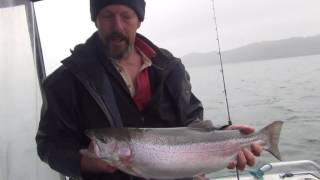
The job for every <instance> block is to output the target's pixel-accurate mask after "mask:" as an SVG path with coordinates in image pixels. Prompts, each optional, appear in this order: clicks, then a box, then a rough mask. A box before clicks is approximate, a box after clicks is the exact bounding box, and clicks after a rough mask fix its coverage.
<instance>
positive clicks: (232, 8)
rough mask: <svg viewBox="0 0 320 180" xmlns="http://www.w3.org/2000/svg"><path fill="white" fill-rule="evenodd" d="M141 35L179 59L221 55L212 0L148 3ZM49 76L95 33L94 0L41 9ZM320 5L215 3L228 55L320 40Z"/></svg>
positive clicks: (287, 0)
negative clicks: (255, 45)
mask: <svg viewBox="0 0 320 180" xmlns="http://www.w3.org/2000/svg"><path fill="white" fill-rule="evenodd" d="M146 4H147V6H146V18H145V21H144V22H143V24H142V26H141V28H140V29H139V32H140V33H142V34H143V35H145V36H147V37H148V38H149V39H151V40H152V41H154V42H155V43H156V44H157V45H158V46H160V47H164V48H167V49H169V50H170V51H172V52H173V53H174V54H175V55H176V56H183V55H185V54H188V53H191V52H209V51H216V50H217V42H216V32H215V26H214V19H213V10H212V0H146ZM35 7H36V13H37V18H38V23H39V28H40V35H41V40H42V43H43V50H44V54H45V60H46V62H48V64H49V65H48V66H49V71H51V69H52V68H55V67H56V66H57V64H58V62H59V61H60V60H62V59H63V58H65V57H66V56H68V55H69V54H70V53H69V49H72V48H73V47H74V46H75V45H76V44H78V43H82V42H84V41H85V40H86V39H87V38H88V37H89V36H90V35H91V34H92V33H93V32H94V31H95V26H94V24H93V23H92V22H91V21H90V13H89V0H46V1H43V2H38V3H36V6H35ZM319 8H320V1H319V0H215V9H216V15H217V21H218V29H219V34H220V43H221V48H222V50H227V49H232V48H236V47H239V46H243V45H246V44H249V43H252V42H258V41H266V40H278V39H284V38H290V37H297V36H299V37H301V36H312V35H316V34H320V11H319Z"/></svg>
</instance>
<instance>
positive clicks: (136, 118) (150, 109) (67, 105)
mask: <svg viewBox="0 0 320 180" xmlns="http://www.w3.org/2000/svg"><path fill="white" fill-rule="evenodd" d="M90 10H91V19H92V21H94V23H95V25H96V27H97V29H98V31H97V32H96V33H94V34H93V35H92V36H91V37H90V38H89V39H88V40H87V41H86V43H85V44H82V45H78V46H76V48H75V49H74V51H73V52H72V55H71V56H70V57H68V58H67V59H65V60H64V61H63V62H62V63H63V65H62V66H61V67H60V68H59V69H57V70H56V71H55V72H54V73H53V74H52V75H50V76H49V77H48V78H47V79H46V81H45V82H44V84H43V90H44V103H43V108H42V115H41V121H40V124H39V130H38V133H37V136H36V141H37V148H38V154H39V156H40V158H41V159H42V160H43V161H45V162H46V163H48V164H49V165H50V167H51V168H53V169H55V170H56V171H58V172H60V173H62V174H64V175H67V176H71V177H75V178H80V177H82V178H83V179H85V180H89V179H90V180H93V179H95V180H100V179H101V180H102V179H114V180H116V179H130V178H131V179H132V178H133V177H130V176H129V175H127V174H124V173H122V172H120V171H117V170H116V168H115V167H112V166H110V165H108V164H107V163H106V162H104V161H102V160H100V159H98V158H97V157H95V156H94V154H93V153H90V152H91V151H92V148H93V147H92V144H91V145H90V140H89V138H87V137H86V136H85V134H84V131H85V130H86V129H93V128H102V127H176V126H187V125H188V124H190V123H192V122H194V121H199V120H202V116H203V107H202V105H201V103H200V101H199V100H198V99H197V98H196V97H195V96H194V95H193V93H192V92H191V85H190V82H189V76H188V74H187V72H186V71H185V69H184V66H183V65H182V63H181V62H180V60H179V59H177V58H175V57H174V56H172V55H171V54H170V53H169V52H168V51H166V50H164V49H160V48H158V47H157V46H156V45H154V44H153V43H152V42H151V41H149V40H148V39H147V38H145V37H144V36H142V35H140V34H137V33H136V31H137V29H138V28H139V27H140V25H141V22H142V21H143V19H144V11H145V2H144V0H91V1H90ZM227 129H240V130H241V131H242V132H244V133H251V132H253V131H254V129H252V128H250V127H246V126H229V127H227ZM89 145H90V146H89ZM88 147H89V148H88ZM81 149H82V150H81ZM83 149H89V150H83ZM260 152H261V148H260V146H258V145H253V146H252V151H249V150H243V151H241V152H240V154H239V157H238V161H237V162H230V165H229V168H235V167H236V166H238V168H239V169H243V168H244V167H245V166H246V165H247V164H248V165H253V164H254V161H255V158H254V155H253V154H255V155H258V154H260ZM134 178H136V177H134Z"/></svg>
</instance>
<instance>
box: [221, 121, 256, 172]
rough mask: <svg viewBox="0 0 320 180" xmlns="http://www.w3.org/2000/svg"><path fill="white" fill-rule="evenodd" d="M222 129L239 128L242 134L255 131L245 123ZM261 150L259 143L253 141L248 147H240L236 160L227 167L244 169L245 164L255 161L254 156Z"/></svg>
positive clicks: (252, 163) (250, 164)
mask: <svg viewBox="0 0 320 180" xmlns="http://www.w3.org/2000/svg"><path fill="white" fill-rule="evenodd" d="M224 130H239V131H240V132H241V133H243V134H251V133H253V132H254V131H255V128H253V127H251V126H246V125H231V126H228V127H226V128H225V129H224ZM261 152H262V147H261V146H260V145H259V144H254V143H253V144H251V146H250V148H249V149H248V148H245V149H242V150H241V151H240V152H239V154H238V156H237V160H236V161H233V162H230V163H229V165H228V168H229V169H234V168H237V169H239V170H244V168H245V167H246V165H249V166H253V165H254V164H255V163H256V158H255V156H260V154H261Z"/></svg>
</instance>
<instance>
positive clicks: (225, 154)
mask: <svg viewBox="0 0 320 180" xmlns="http://www.w3.org/2000/svg"><path fill="white" fill-rule="evenodd" d="M282 124H283V122H281V121H275V122H273V123H271V124H269V125H268V126H266V127H265V128H263V129H261V130H260V131H258V132H256V133H252V134H250V135H244V134H241V133H240V132H239V131H238V130H223V131H220V130H214V128H213V126H212V125H211V122H210V121H203V122H201V123H197V124H194V125H190V126H188V127H179V128H105V129H93V130H87V132H86V134H87V135H88V136H89V137H90V138H91V140H92V141H93V142H94V143H95V144H96V146H97V147H98V148H97V149H98V150H97V152H96V154H97V155H98V157H100V158H101V159H103V160H105V161H106V162H108V163H109V164H110V165H112V166H115V167H117V168H118V169H120V170H121V171H123V172H126V173H128V174H131V175H134V176H139V177H143V178H146V179H176V178H186V177H194V176H196V175H199V174H203V173H210V172H214V171H218V170H221V169H223V168H226V167H227V166H228V164H229V163H230V162H231V161H232V160H235V158H236V156H237V154H238V152H239V151H240V150H241V149H242V148H245V147H249V146H250V144H251V143H258V144H260V145H262V147H263V148H264V149H265V150H267V151H269V152H270V153H271V154H272V155H274V156H275V157H276V158H277V159H279V160H281V157H280V153H279V150H278V142H279V135H280V130H281V126H282Z"/></svg>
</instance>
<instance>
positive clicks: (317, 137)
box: [187, 55, 320, 164]
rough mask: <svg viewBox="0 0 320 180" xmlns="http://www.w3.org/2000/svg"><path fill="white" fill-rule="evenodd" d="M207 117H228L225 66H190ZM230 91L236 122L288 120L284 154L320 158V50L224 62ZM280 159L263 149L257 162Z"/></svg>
mask: <svg viewBox="0 0 320 180" xmlns="http://www.w3.org/2000/svg"><path fill="white" fill-rule="evenodd" d="M187 69H188V71H189V73H190V75H191V82H192V86H193V91H194V93H195V94H196V95H197V96H198V97H199V99H201V100H202V102H203V105H204V106H205V118H206V119H210V120H212V121H213V122H214V123H215V124H226V123H227V119H228V118H227V110H226V103H225V96H224V93H223V83H222V75H221V72H220V66H206V67H194V68H187ZM224 72H225V78H226V86H227V93H228V98H229V105H230V114H231V119H232V121H233V123H234V124H250V125H253V126H255V127H257V129H260V128H262V127H263V126H265V125H267V124H269V123H271V122H272V121H275V120H281V121H284V126H283V128H282V132H281V137H280V144H279V149H280V152H281V155H282V158H283V160H287V161H291V160H302V159H309V160H315V161H317V162H318V163H319V162H320V133H319V131H320V109H319V108H320V56H319V55H315V56H305V57H294V58H284V59H274V60H264V61H255V62H244V63H233V64H225V65H224ZM273 161H277V160H276V159H275V158H273V157H272V156H271V155H269V154H268V153H263V155H262V157H260V158H259V159H258V163H257V164H261V163H265V162H273Z"/></svg>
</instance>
